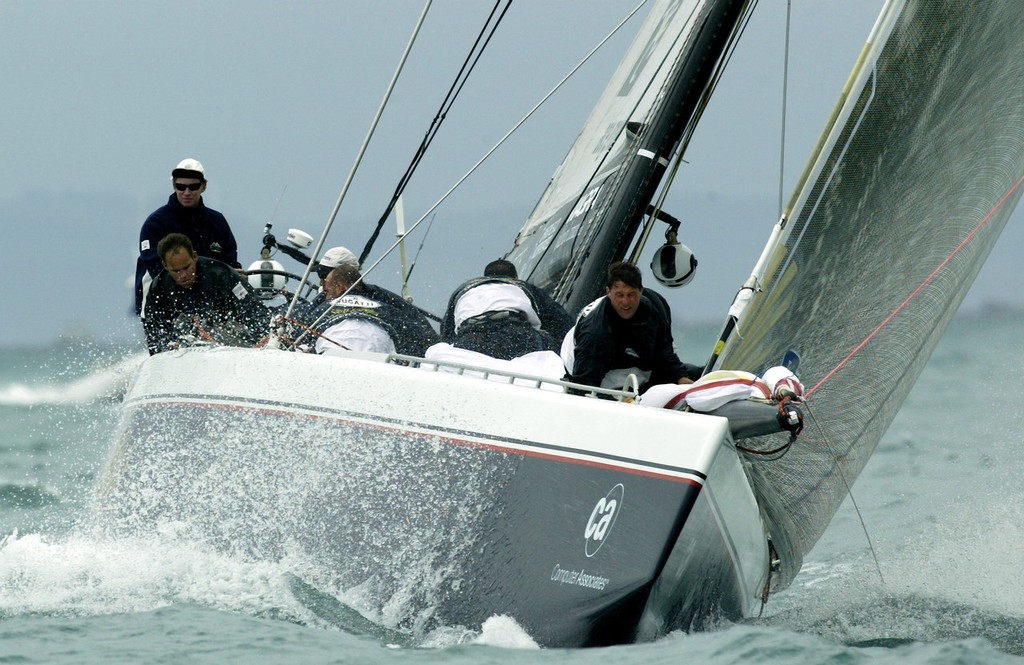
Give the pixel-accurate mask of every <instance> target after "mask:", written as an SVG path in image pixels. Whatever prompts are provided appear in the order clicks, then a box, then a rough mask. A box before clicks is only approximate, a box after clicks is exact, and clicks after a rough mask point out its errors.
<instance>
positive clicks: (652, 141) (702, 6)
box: [508, 0, 748, 312]
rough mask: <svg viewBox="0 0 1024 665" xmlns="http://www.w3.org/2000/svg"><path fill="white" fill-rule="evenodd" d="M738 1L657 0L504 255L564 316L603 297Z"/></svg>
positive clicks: (739, 12) (704, 85) (694, 115)
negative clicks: (560, 304) (548, 292)
mask: <svg viewBox="0 0 1024 665" xmlns="http://www.w3.org/2000/svg"><path fill="white" fill-rule="evenodd" d="M747 10H748V1H747V0H718V1H717V2H715V1H713V0H660V1H659V2H656V3H655V4H654V6H653V7H652V8H651V12H650V14H649V15H648V18H647V20H646V21H645V23H644V25H643V26H642V28H641V29H640V31H639V33H638V35H637V37H636V39H635V40H634V42H633V45H632V46H631V47H630V50H629V52H628V53H627V55H626V57H625V58H624V59H623V61H622V64H621V65H620V66H619V68H618V70H617V71H616V73H615V75H614V76H613V77H612V80H611V81H610V82H609V84H608V87H607V88H606V89H605V91H604V94H603V95H602V97H601V99H600V100H599V102H598V104H597V106H596V107H595V109H594V112H593V113H592V114H591V116H590V118H589V119H588V120H587V123H586V125H585V126H584V128H583V130H582V131H581V133H580V135H579V137H578V138H577V139H576V142H575V143H574V144H573V146H572V148H571V149H570V151H569V154H568V155H567V156H566V158H565V160H564V161H563V162H562V165H561V166H560V167H559V169H558V171H557V172H556V173H555V175H554V177H553V178H552V180H551V183H550V184H549V185H548V188H547V190H545V192H544V194H543V195H542V197H541V199H540V201H539V202H538V203H537V205H536V207H535V208H534V210H533V212H532V213H531V215H530V217H529V219H528V220H527V222H526V224H525V225H524V226H523V228H522V230H521V231H520V232H519V235H518V237H517V238H516V242H515V247H514V249H513V250H512V251H511V252H510V254H509V256H508V258H509V259H510V260H512V261H513V262H514V263H515V264H516V265H517V266H518V267H519V274H520V275H523V276H526V277H527V278H528V279H529V280H530V281H531V282H533V283H535V284H537V285H538V286H542V287H544V288H547V289H550V290H551V293H552V295H553V296H555V297H556V298H557V299H559V300H560V301H561V302H563V303H564V304H565V305H566V308H567V309H568V310H569V311H570V312H575V311H578V310H579V309H580V308H581V307H582V306H583V305H585V304H587V303H589V302H590V301H591V300H593V299H594V298H595V297H597V296H598V295H600V294H601V293H602V292H603V286H604V275H605V270H606V269H607V267H608V264H609V263H611V262H612V261H614V260H616V259H621V258H622V257H623V256H624V255H625V253H626V250H627V248H628V246H629V243H630V242H631V241H632V239H633V235H634V234H635V232H636V230H637V228H638V227H639V225H640V222H641V221H642V219H643V216H644V214H645V212H646V211H647V206H648V204H649V203H650V201H651V199H652V197H653V196H654V193H655V191H656V190H657V188H658V185H659V183H660V181H661V177H662V175H663V174H664V172H665V169H666V167H667V165H668V163H669V160H670V159H671V157H672V156H673V154H675V153H676V152H678V150H679V149H680V147H681V139H684V138H685V137H688V135H689V132H691V131H692V129H693V127H694V126H695V124H696V122H697V120H698V119H699V117H700V113H701V111H702V110H703V105H704V103H705V102H706V99H707V95H708V94H709V92H710V88H711V85H712V83H713V81H714V80H715V78H716V76H717V74H718V73H719V72H720V71H721V68H722V66H723V65H724V55H725V53H726V52H727V51H728V49H729V47H730V45H731V44H732V43H733V42H734V40H735V37H736V35H737V29H738V26H739V25H740V23H741V22H742V19H743V17H744V16H745V15H746V13H747Z"/></svg>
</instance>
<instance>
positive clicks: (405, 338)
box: [312, 246, 440, 356]
mask: <svg viewBox="0 0 1024 665" xmlns="http://www.w3.org/2000/svg"><path fill="white" fill-rule="evenodd" d="M346 268H347V269H349V271H350V272H349V274H350V275H352V276H353V277H352V278H351V279H349V280H347V282H345V288H344V289H343V290H342V291H341V292H330V293H329V292H328V291H329V289H327V288H326V287H327V284H326V282H327V277H328V275H329V274H331V273H332V272H334V271H335V270H336V269H346ZM316 271H317V275H318V276H319V277H320V285H321V287H323V291H322V292H321V293H319V294H317V296H316V298H314V299H313V302H312V306H313V319H314V320H315V319H317V318H318V316H319V315H320V314H322V313H323V311H324V308H330V307H331V305H330V304H329V303H330V301H331V300H334V299H335V298H338V297H339V296H341V295H342V293H343V292H344V291H347V290H348V289H349V288H350V287H352V285H353V284H355V290H356V291H357V292H358V294H359V295H361V296H365V297H367V298H370V299H372V300H375V301H377V302H379V303H381V304H383V305H384V306H385V307H386V311H387V312H388V315H387V318H388V319H389V321H390V322H391V323H393V325H394V329H393V331H391V337H392V338H394V341H395V346H396V348H397V349H398V352H399V353H404V354H408V355H413V356H422V355H423V354H424V353H426V351H427V348H428V347H430V346H431V345H432V344H436V343H437V342H439V341H440V338H439V337H438V335H437V331H436V330H434V327H433V326H432V325H430V321H429V320H427V317H426V315H425V312H424V311H423V310H421V309H420V308H419V307H417V306H416V305H413V304H412V303H411V302H409V301H408V300H406V299H405V298H403V297H402V296H400V295H398V294H397V293H394V292H392V291H388V290H387V289H385V288H384V287H382V286H376V285H374V284H367V283H366V282H364V281H362V274H361V273H360V272H359V259H357V258H356V255H355V254H353V253H352V252H351V251H350V250H349V249H348V248H347V247H341V246H338V247H332V248H330V249H329V250H327V251H326V252H324V255H323V256H322V257H320V261H318V262H317V268H316Z"/></svg>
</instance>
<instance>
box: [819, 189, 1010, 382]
mask: <svg viewBox="0 0 1024 665" xmlns="http://www.w3.org/2000/svg"><path fill="white" fill-rule="evenodd" d="M1022 183H1024V176H1021V178H1020V179H1019V180H1018V181H1017V182H1015V183H1014V184H1013V186H1012V187H1010V189H1009V190H1007V192H1006V194H1004V195H1003V198H1001V199H999V201H998V202H997V203H996V204H995V205H994V206H992V209H991V210H989V211H988V214H986V215H985V216H984V217H983V218H982V219H981V221H980V222H978V224H977V226H975V227H974V229H972V230H971V232H970V233H968V234H967V236H966V237H965V238H964V239H963V240H962V241H961V242H960V244H959V245H957V246H956V248H954V249H953V251H952V252H950V253H949V255H948V256H947V257H946V258H945V259H944V260H943V261H942V263H940V264H939V265H938V266H937V267H936V268H935V270H933V271H932V272H931V274H930V275H928V277H926V278H925V280H924V281H923V282H921V284H919V285H918V287H917V288H916V289H914V290H913V292H911V294H910V295H909V296H907V297H906V299H904V301H903V302H902V303H900V304H899V306H898V307H896V309H894V310H893V311H892V313H891V314H889V316H887V317H885V319H884V320H883V321H882V322H881V323H879V324H878V325H877V326H875V329H874V330H872V331H871V332H870V333H868V335H867V337H865V338H864V339H863V340H862V341H861V342H860V343H859V344H858V345H857V346H855V347H854V348H853V350H852V351H850V353H848V354H847V355H846V357H845V358H843V359H842V360H841V361H840V362H839V364H838V365H836V366H835V367H834V368H833V369H832V371H830V372H829V373H828V374H826V375H825V376H824V377H822V378H821V380H820V381H818V383H816V384H815V385H814V387H812V388H811V389H810V390H808V391H807V392H806V393H805V394H804V399H807V398H808V397H810V396H811V395H813V394H814V393H815V392H816V391H817V390H818V388H820V387H821V386H822V385H823V384H824V383H825V382H826V381H828V380H829V379H831V378H832V377H833V376H835V375H836V374H837V373H838V372H839V370H841V369H842V368H843V367H845V366H846V364H847V363H848V362H850V360H851V359H852V358H853V357H854V356H856V355H857V354H858V353H860V351H861V349H863V348H864V347H865V346H867V344H868V342H870V341H871V340H872V339H873V338H874V337H875V335H877V334H878V333H879V332H880V331H881V330H882V329H883V328H885V326H887V325H888V324H889V322H890V321H892V320H893V319H894V318H896V315H897V314H899V313H900V312H901V311H903V309H904V308H905V307H906V306H907V305H908V304H910V302H911V301H912V300H913V299H914V298H916V297H917V295H918V294H919V293H921V291H923V290H924V287H926V286H927V285H928V284H929V283H931V281H932V280H933V279H935V277H936V276H937V275H938V274H939V273H940V272H941V271H942V270H943V268H945V267H946V266H947V265H948V264H949V262H950V261H952V260H953V258H954V257H955V256H956V255H957V254H959V253H960V251H961V250H962V249H963V248H964V247H966V246H967V243H969V242H970V241H971V240H972V239H973V238H974V236H975V235H977V233H978V232H979V231H981V229H982V228H984V226H985V225H986V224H988V222H989V220H990V219H992V216H993V215H995V214H996V213H997V212H998V211H999V209H1000V208H1002V207H1003V205H1004V204H1005V203H1006V201H1007V200H1008V199H1009V198H1010V197H1011V196H1013V194H1014V193H1015V192H1016V191H1017V189H1019V188H1020V186H1021V184H1022Z"/></svg>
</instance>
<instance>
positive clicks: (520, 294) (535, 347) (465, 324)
mask: <svg viewBox="0 0 1024 665" xmlns="http://www.w3.org/2000/svg"><path fill="white" fill-rule="evenodd" d="M571 326H572V317H571V316H569V313H568V312H566V311H565V308H563V307H562V306H561V305H559V304H558V303H557V302H555V300H554V299H553V298H552V297H551V296H549V295H548V294H547V293H545V292H544V291H543V290H541V289H540V288H538V287H536V286H534V285H533V284H530V283H529V282H526V281H523V280H521V279H519V278H518V273H517V271H516V267H515V266H514V265H513V264H512V263H511V262H510V261H506V260H504V259H498V260H496V261H492V262H490V263H489V264H487V266H486V267H485V268H484V276H483V277H476V278H474V279H471V280H469V281H467V282H465V283H463V284H462V285H461V286H459V288H457V289H456V290H455V292H454V293H453V294H452V296H451V298H450V299H449V300H448V308H447V310H446V312H445V315H444V318H443V319H442V321H441V339H442V340H444V341H445V342H448V343H449V344H451V345H452V346H454V347H456V348H460V349H468V350H470V351H476V352H478V353H483V354H486V355H488V356H491V357H493V358H500V359H502V360H511V359H512V358H518V357H519V356H523V355H526V354H527V353H532V352H534V351H545V350H547V351H554V352H556V353H557V352H558V349H559V345H560V343H561V340H562V337H563V336H564V335H565V333H566V331H567V330H568V329H569V328H570V327H571Z"/></svg>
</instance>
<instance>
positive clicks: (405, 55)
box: [284, 0, 433, 317]
mask: <svg viewBox="0 0 1024 665" xmlns="http://www.w3.org/2000/svg"><path fill="white" fill-rule="evenodd" d="M432 1H433V0H427V2H426V4H425V5H424V6H423V11H422V12H421V13H420V17H419V19H417V21H416V26H415V27H414V28H413V31H412V35H410V36H409V42H408V43H407V44H406V45H405V51H403V52H402V57H401V58H400V59H399V62H398V67H396V68H395V73H394V74H392V76H391V81H390V82H389V83H388V87H387V90H386V91H385V92H384V97H383V99H381V101H380V105H379V106H378V107H377V113H376V114H375V115H374V116H373V120H372V121H371V122H370V128H369V129H368V130H367V132H366V138H364V139H363V144H362V145H361V146H359V152H358V153H357V154H356V158H355V161H354V162H353V163H352V168H351V169H350V170H349V172H348V176H347V177H346V178H345V184H344V185H342V187H341V192H340V193H339V194H338V200H337V201H336V202H335V203H334V209H333V210H331V214H330V216H328V218H327V225H326V226H325V227H324V232H323V233H322V234H320V239H319V240H317V243H316V247H314V248H313V254H312V256H311V257H310V259H309V263H308V264H306V271H305V272H304V273H303V274H302V279H301V280H300V281H299V288H297V289H296V290H295V296H294V297H293V298H292V300H291V302H290V303H289V304H288V311H286V312H285V314H284V315H285V317H290V316H291V315H292V312H293V311H294V310H295V305H296V303H297V302H298V299H299V295H298V294H299V291H301V290H302V286H303V285H304V284H305V283H306V282H307V281H308V280H309V273H310V271H311V270H312V269H313V265H314V264H315V263H316V259H317V257H319V256H320V250H322V249H323V246H324V242H325V241H326V240H327V234H328V233H329V232H330V230H331V227H332V226H333V225H334V220H335V218H336V217H337V216H338V211H339V210H340V209H341V204H342V202H343V201H344V200H345V196H346V195H347V194H348V189H349V187H350V186H351V185H352V179H353V178H354V177H355V174H356V171H357V170H358V169H359V164H360V163H361V162H362V161H363V155H365V154H366V148H367V146H369V145H370V139H372V138H373V135H374V133H375V132H376V130H377V123H379V122H380V118H381V116H382V115H384V109H385V107H387V104H388V100H390V99H391V93H392V92H394V90H395V84H396V83H397V82H398V77H399V75H400V74H401V73H402V70H403V69H405V63H406V61H407V60H408V59H409V53H410V52H411V51H412V45H413V44H414V43H415V42H416V37H417V36H418V35H419V32H420V28H422V27H423V22H424V21H425V20H426V18H427V12H428V11H429V10H430V5H431V2H432Z"/></svg>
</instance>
